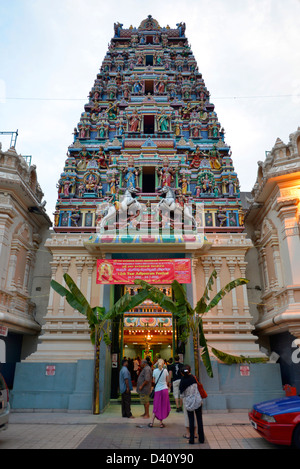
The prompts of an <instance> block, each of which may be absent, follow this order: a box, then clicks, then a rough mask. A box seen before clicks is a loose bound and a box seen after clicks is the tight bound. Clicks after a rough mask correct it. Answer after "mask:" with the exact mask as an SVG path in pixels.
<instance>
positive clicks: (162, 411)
mask: <svg viewBox="0 0 300 469" xmlns="http://www.w3.org/2000/svg"><path fill="white" fill-rule="evenodd" d="M157 364H158V366H157V368H156V369H155V370H154V371H153V379H154V381H155V385H154V389H153V391H154V400H153V414H152V422H151V423H149V427H153V423H154V420H155V418H157V419H158V420H160V428H163V427H164V426H165V425H164V424H163V420H164V419H166V418H167V417H168V415H169V413H170V411H171V405H170V399H169V389H168V385H169V373H168V370H167V368H164V360H163V359H162V358H160V359H159V360H158V362H157ZM153 391H152V392H153Z"/></svg>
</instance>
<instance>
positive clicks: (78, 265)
mask: <svg viewBox="0 0 300 469" xmlns="http://www.w3.org/2000/svg"><path fill="white" fill-rule="evenodd" d="M75 265H76V269H77V281H76V284H77V287H78V288H79V289H80V288H81V276H82V271H83V267H84V265H85V257H76V261H75Z"/></svg>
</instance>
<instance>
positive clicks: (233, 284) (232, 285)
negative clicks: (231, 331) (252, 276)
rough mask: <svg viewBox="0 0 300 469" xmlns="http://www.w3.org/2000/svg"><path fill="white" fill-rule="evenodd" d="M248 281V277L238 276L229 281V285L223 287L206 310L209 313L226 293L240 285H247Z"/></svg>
mask: <svg viewBox="0 0 300 469" xmlns="http://www.w3.org/2000/svg"><path fill="white" fill-rule="evenodd" d="M248 282H249V280H248V279H246V278H237V279H235V280H232V281H231V282H229V283H227V285H225V287H224V288H221V290H220V291H219V292H218V293H217V294H216V296H215V297H214V298H213V299H212V300H211V302H210V303H209V305H208V306H207V307H206V309H205V312H206V313H207V312H208V311H210V310H211V309H212V308H214V307H215V306H216V305H217V304H218V303H219V301H220V300H221V299H222V298H223V297H224V296H225V295H226V293H229V292H230V291H231V290H233V289H234V288H236V287H238V286H239V285H245V284H246V283H248Z"/></svg>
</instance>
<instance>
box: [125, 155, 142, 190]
mask: <svg viewBox="0 0 300 469" xmlns="http://www.w3.org/2000/svg"><path fill="white" fill-rule="evenodd" d="M122 172H123V174H124V177H123V179H124V181H125V184H126V187H127V189H129V188H134V189H136V188H137V177H138V175H139V173H140V170H139V169H136V168H135V167H134V161H133V158H129V160H128V165H127V167H126V168H123V169H122Z"/></svg>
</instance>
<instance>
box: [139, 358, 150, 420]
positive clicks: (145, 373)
mask: <svg viewBox="0 0 300 469" xmlns="http://www.w3.org/2000/svg"><path fill="white" fill-rule="evenodd" d="M151 383H152V370H151V368H150V366H149V364H148V361H147V360H142V361H141V372H140V374H139V377H138V380H137V385H136V391H137V392H138V393H139V395H140V400H141V404H143V405H144V408H145V412H144V414H143V415H142V417H144V419H149V418H150V415H149V405H150V392H151Z"/></svg>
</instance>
